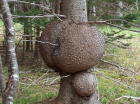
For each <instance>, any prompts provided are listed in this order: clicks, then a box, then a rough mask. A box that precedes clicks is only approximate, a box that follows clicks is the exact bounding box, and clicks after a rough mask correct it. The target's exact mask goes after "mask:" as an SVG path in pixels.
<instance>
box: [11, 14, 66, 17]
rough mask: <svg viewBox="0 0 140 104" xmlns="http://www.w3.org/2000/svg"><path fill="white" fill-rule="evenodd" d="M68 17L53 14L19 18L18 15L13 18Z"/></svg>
mask: <svg viewBox="0 0 140 104" xmlns="http://www.w3.org/2000/svg"><path fill="white" fill-rule="evenodd" d="M56 16H57V17H64V18H65V17H66V16H64V15H60V14H56V15H54V14H53V15H51V14H48V15H42V16H17V15H13V18H46V17H47V18H52V17H56Z"/></svg>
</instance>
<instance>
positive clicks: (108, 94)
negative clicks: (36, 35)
mask: <svg viewBox="0 0 140 104" xmlns="http://www.w3.org/2000/svg"><path fill="white" fill-rule="evenodd" d="M100 29H101V30H102V31H104V32H110V31H112V30H113V29H114V31H116V29H115V28H111V29H110V28H109V27H107V26H106V27H100ZM121 34H127V35H128V36H133V38H132V39H125V40H123V39H122V40H120V41H121V42H124V43H131V45H130V46H129V47H128V48H126V49H122V48H119V47H117V46H116V45H114V44H118V42H117V41H115V43H114V44H107V45H106V51H105V55H104V57H103V59H102V62H100V63H99V64H98V65H97V66H95V67H94V68H92V70H91V72H92V73H94V74H96V76H97V77H98V90H99V93H100V101H101V102H102V104H136V103H135V102H134V101H133V99H127V98H122V99H120V100H116V98H119V97H121V96H135V97H139V96H140V64H139V62H140V33H134V32H129V31H122V32H121V33H119V34H117V35H121ZM28 55H30V53H29V54H28ZM27 61H28V62H29V60H27ZM4 69H5V74H7V71H6V69H7V67H4ZM93 70H94V71H93ZM59 81H60V77H59V75H58V74H57V73H54V72H52V71H48V68H47V67H45V65H44V64H42V63H40V62H32V63H29V64H28V65H21V66H20V83H19V89H18V94H17V96H16V99H15V103H14V104H35V103H36V102H42V101H44V100H46V99H51V98H54V97H55V96H57V93H58V89H59ZM39 104H41V103H39ZM42 104H43V103H42Z"/></svg>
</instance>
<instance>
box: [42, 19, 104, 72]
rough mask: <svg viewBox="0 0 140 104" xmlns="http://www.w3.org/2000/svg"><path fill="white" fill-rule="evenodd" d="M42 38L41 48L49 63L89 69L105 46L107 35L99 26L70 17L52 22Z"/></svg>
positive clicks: (65, 68)
mask: <svg viewBox="0 0 140 104" xmlns="http://www.w3.org/2000/svg"><path fill="white" fill-rule="evenodd" d="M40 40H41V41H43V42H44V43H40V52H41V55H42V57H43V59H44V61H45V62H46V64H47V65H48V66H49V67H51V68H54V69H56V70H57V71H63V72H67V73H75V72H79V71H84V70H88V69H89V68H91V67H92V66H94V65H96V64H97V62H98V61H99V60H100V59H101V57H102V55H103V50H104V38H103V36H102V35H101V33H100V32H99V31H98V30H97V29H96V27H93V26H90V25H88V24H76V23H73V22H71V21H69V20H65V21H63V22H59V21H54V22H52V23H49V24H48V25H47V26H46V29H45V30H44V31H43V33H42V35H41V38H40ZM45 42H46V43H45ZM48 42H50V43H48Z"/></svg>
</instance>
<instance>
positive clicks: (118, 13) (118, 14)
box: [117, 1, 123, 17]
mask: <svg viewBox="0 0 140 104" xmlns="http://www.w3.org/2000/svg"><path fill="white" fill-rule="evenodd" d="M122 9H123V1H118V8H117V16H119V17H122V16H123V13H122Z"/></svg>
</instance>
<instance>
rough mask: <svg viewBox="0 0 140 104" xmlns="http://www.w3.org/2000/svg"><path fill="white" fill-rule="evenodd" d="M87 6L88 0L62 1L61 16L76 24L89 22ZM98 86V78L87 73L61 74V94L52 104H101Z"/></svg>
mask: <svg viewBox="0 0 140 104" xmlns="http://www.w3.org/2000/svg"><path fill="white" fill-rule="evenodd" d="M86 6H87V5H86V0H62V2H61V14H64V15H66V16H67V18H68V19H72V20H73V21H74V22H76V23H80V22H87V21H88V19H87V7H86ZM96 84H97V80H96V77H95V76H94V75H92V74H90V73H87V72H78V73H76V74H71V75H69V76H68V77H64V76H63V75H62V74H61V83H60V90H59V94H58V97H57V98H56V99H55V101H52V102H51V104H100V102H99V98H98V93H97V90H96Z"/></svg>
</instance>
